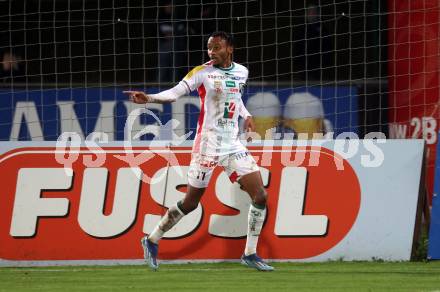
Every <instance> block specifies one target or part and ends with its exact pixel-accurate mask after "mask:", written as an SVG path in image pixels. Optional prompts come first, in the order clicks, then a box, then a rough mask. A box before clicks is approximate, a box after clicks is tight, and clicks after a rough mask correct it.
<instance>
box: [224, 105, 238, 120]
mask: <svg viewBox="0 0 440 292" xmlns="http://www.w3.org/2000/svg"><path fill="white" fill-rule="evenodd" d="M234 113H235V102H233V101H226V102H225V108H224V111H223V118H224V119H232V118H233V117H234Z"/></svg>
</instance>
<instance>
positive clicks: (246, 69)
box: [234, 62, 249, 72]
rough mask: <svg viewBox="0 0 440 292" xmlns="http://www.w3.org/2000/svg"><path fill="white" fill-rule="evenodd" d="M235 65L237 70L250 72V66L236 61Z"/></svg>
mask: <svg viewBox="0 0 440 292" xmlns="http://www.w3.org/2000/svg"><path fill="white" fill-rule="evenodd" d="M234 65H235V68H236V69H237V70H240V71H246V72H249V70H248V68H247V67H246V66H244V65H242V64H240V63H236V62H234Z"/></svg>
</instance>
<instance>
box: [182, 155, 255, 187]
mask: <svg viewBox="0 0 440 292" xmlns="http://www.w3.org/2000/svg"><path fill="white" fill-rule="evenodd" d="M217 166H222V167H223V169H224V171H225V172H226V174H227V175H228V177H229V179H230V180H231V182H236V181H239V180H240V178H241V176H243V175H246V174H248V173H251V172H255V171H259V170H260V169H259V168H258V165H257V163H256V162H255V159H254V158H253V157H252V155H251V154H250V153H249V152H248V151H240V152H236V153H231V154H226V155H221V156H207V155H202V154H200V153H193V155H192V157H191V163H190V166H189V170H188V183H189V184H190V185H191V186H193V187H196V188H206V187H207V186H208V183H209V180H210V179H211V175H212V172H213V171H214V169H215V168H216V167H217Z"/></svg>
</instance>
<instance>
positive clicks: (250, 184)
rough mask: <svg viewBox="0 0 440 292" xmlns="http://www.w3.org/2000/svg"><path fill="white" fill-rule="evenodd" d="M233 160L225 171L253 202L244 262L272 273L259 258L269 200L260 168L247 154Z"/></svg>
mask: <svg viewBox="0 0 440 292" xmlns="http://www.w3.org/2000/svg"><path fill="white" fill-rule="evenodd" d="M231 158H232V159H230V160H229V165H228V166H227V167H225V170H226V171H227V172H229V173H230V176H229V177H230V178H233V177H236V178H237V180H238V182H239V183H240V185H241V187H242V189H243V190H245V191H246V192H247V193H248V194H249V196H250V197H251V200H252V203H251V205H250V207H249V213H248V230H247V236H246V248H245V252H244V254H243V256H242V261H243V263H245V264H246V265H248V266H250V267H253V268H256V269H258V270H261V271H272V270H273V267H271V266H269V265H268V264H267V263H265V262H264V261H263V260H262V259H261V258H259V257H258V256H257V244H258V239H259V236H260V232H261V229H262V228H263V223H264V220H265V218H266V200H267V193H266V190H265V189H264V186H263V181H262V179H261V174H260V171H259V168H258V166H257V164H256V162H255V160H254V158H253V157H252V155H250V154H249V153H247V152H244V153H243V152H241V153H237V154H234V155H233V156H231Z"/></svg>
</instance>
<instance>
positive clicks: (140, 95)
mask: <svg viewBox="0 0 440 292" xmlns="http://www.w3.org/2000/svg"><path fill="white" fill-rule="evenodd" d="M123 93H124V94H127V95H128V96H129V98H130V100H131V101H132V102H134V103H141V104H142V103H171V102H174V101H176V100H177V99H178V98H179V97H181V96H183V95H186V94H188V93H189V92H188V88H187V86H186V85H185V84H183V83H182V82H180V83H179V84H177V85H176V86H174V87H173V88H171V89H168V90H164V91H162V92H159V93H156V94H147V93H145V92H143V91H131V90H128V91H124V92H123Z"/></svg>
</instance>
